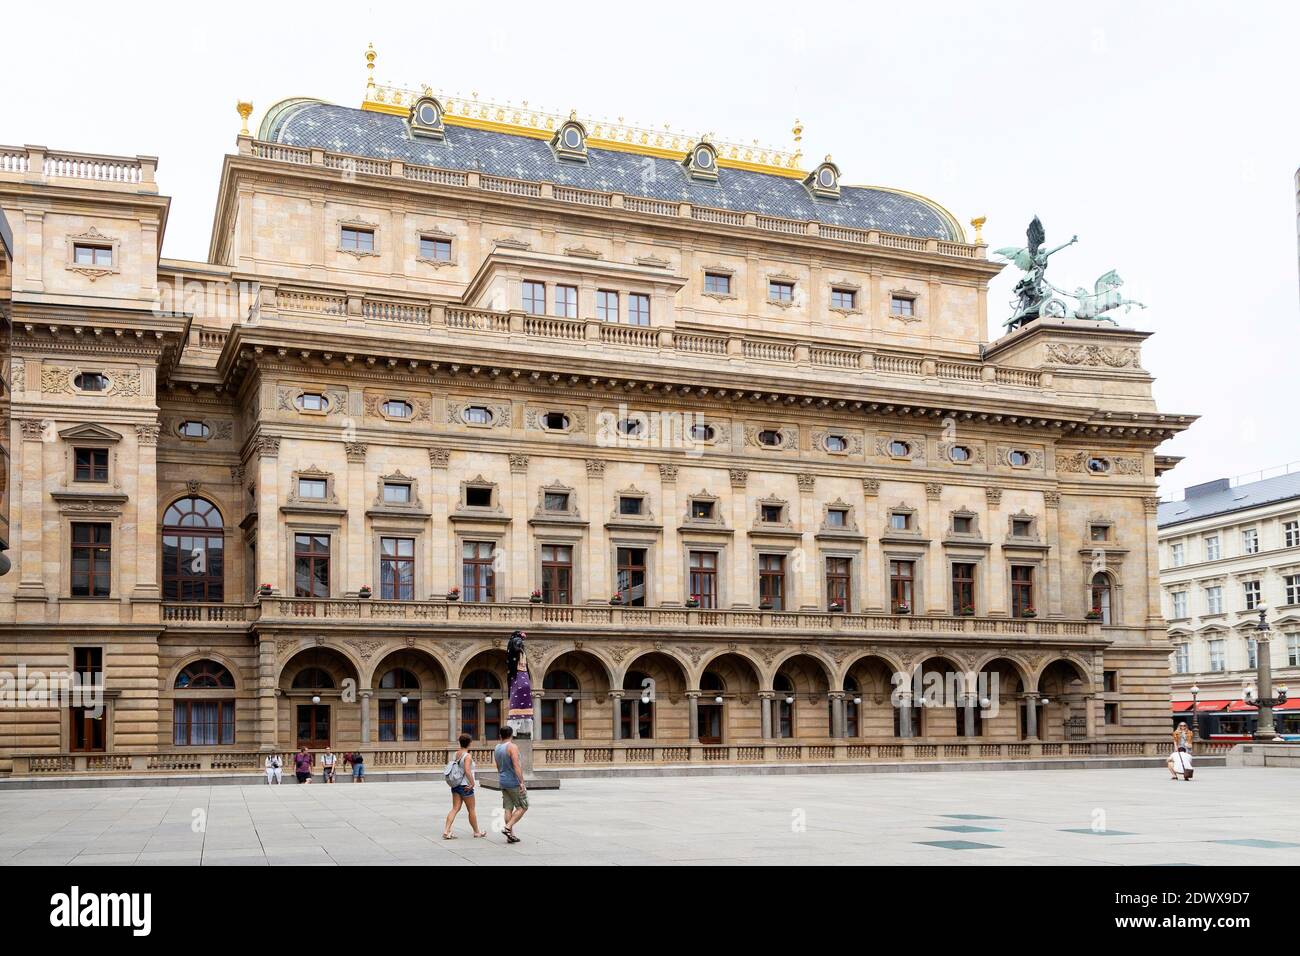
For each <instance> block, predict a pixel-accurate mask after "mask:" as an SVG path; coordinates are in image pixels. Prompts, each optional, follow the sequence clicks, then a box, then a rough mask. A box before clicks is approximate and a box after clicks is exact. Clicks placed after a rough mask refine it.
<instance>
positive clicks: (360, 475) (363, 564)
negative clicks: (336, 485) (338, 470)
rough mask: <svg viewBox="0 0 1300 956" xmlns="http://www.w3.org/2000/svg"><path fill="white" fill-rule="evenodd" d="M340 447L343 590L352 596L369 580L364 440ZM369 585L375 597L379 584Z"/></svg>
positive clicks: (377, 594) (345, 443) (347, 443)
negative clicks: (344, 462)
mask: <svg viewBox="0 0 1300 956" xmlns="http://www.w3.org/2000/svg"><path fill="white" fill-rule="evenodd" d="M343 449H344V451H345V452H346V453H347V457H348V488H347V498H346V501H347V503H348V517H347V529H348V551H347V554H348V563H347V569H346V570H347V576H346V579H345V580H344V582H343V591H344V593H345V594H347V595H348V596H350V597H354V596H355V595H356V594H357V592H358V591H360V590H361V585H363V584H368V583H370V579H371V574H370V570H369V568H370V562H369V560H368V558H369V555H370V542H369V541H367V540H366V443H365V442H351V441H349V442H344V443H343ZM371 587H373V588H374V594H375V597H379V596H380V595H381V593H382V592H381V591H380V588H382V587H383V585H382V584H381V583H380V582H379V581H378V580H376V581H375V582H374V583H373V584H372V585H371Z"/></svg>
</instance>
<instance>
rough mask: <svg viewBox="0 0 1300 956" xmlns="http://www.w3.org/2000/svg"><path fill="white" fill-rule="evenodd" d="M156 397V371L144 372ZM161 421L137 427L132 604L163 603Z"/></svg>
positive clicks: (146, 370) (141, 373)
mask: <svg viewBox="0 0 1300 956" xmlns="http://www.w3.org/2000/svg"><path fill="white" fill-rule="evenodd" d="M140 376H141V378H142V379H146V380H147V381H148V383H149V387H148V388H147V389H146V391H147V392H149V393H150V394H152V392H153V391H154V390H153V387H152V385H153V369H141V370H140ZM161 427H162V426H160V425H159V424H158V422H156V421H154V422H147V423H145V424H140V425H136V426H135V435H136V472H135V567H134V568H133V569H132V570H133V572H134V576H135V587H134V589H133V590H132V593H131V600H132V601H153V602H161V601H162V590H161V588H160V587H159V584H158V432H159V431H160V430H161Z"/></svg>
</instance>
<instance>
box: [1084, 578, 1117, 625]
mask: <svg viewBox="0 0 1300 956" xmlns="http://www.w3.org/2000/svg"><path fill="white" fill-rule="evenodd" d="M1112 597H1113V594H1112V589H1111V582H1110V575H1109V574H1107V573H1106V572H1105V571H1098V572H1097V573H1096V574H1094V575H1093V576H1092V606H1091V608H1090V610H1091V611H1092V612H1093V613H1094V614H1100V615H1101V623H1103V624H1109V623H1110V621H1111V615H1112V613H1113V612H1112V605H1113V603H1114V602H1113V600H1112Z"/></svg>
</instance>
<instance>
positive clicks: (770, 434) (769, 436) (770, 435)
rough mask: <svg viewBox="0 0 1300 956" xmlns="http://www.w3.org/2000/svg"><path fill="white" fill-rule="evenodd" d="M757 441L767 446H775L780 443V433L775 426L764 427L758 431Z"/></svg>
mask: <svg viewBox="0 0 1300 956" xmlns="http://www.w3.org/2000/svg"><path fill="white" fill-rule="evenodd" d="M758 443H759V444H760V445H766V446H767V447H768V448H777V447H779V446H780V444H781V433H780V432H779V431H777V430H776V429H775V428H764V429H763V430H762V431H761V432H759V433H758Z"/></svg>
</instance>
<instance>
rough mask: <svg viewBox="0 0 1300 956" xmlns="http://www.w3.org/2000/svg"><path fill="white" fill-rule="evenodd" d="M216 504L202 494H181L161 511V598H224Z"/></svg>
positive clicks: (222, 551)
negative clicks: (188, 495)
mask: <svg viewBox="0 0 1300 956" xmlns="http://www.w3.org/2000/svg"><path fill="white" fill-rule="evenodd" d="M222 527H223V523H222V520H221V512H220V511H218V510H217V506H216V505H214V504H213V503H212V502H210V501H208V500H207V499H206V498H182V499H180V500H179V501H177V502H175V503H174V504H172V506H171V507H170V508H168V509H167V511H166V512H165V513H164V514H163V521H162V552H163V553H162V565H163V566H162V580H163V600H164V601H204V602H211V603H214V604H219V603H221V602H222V601H224V600H225V583H224V582H225V575H224V569H225V560H224V557H225V547H224V545H225V539H224V538H223V537H222Z"/></svg>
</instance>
